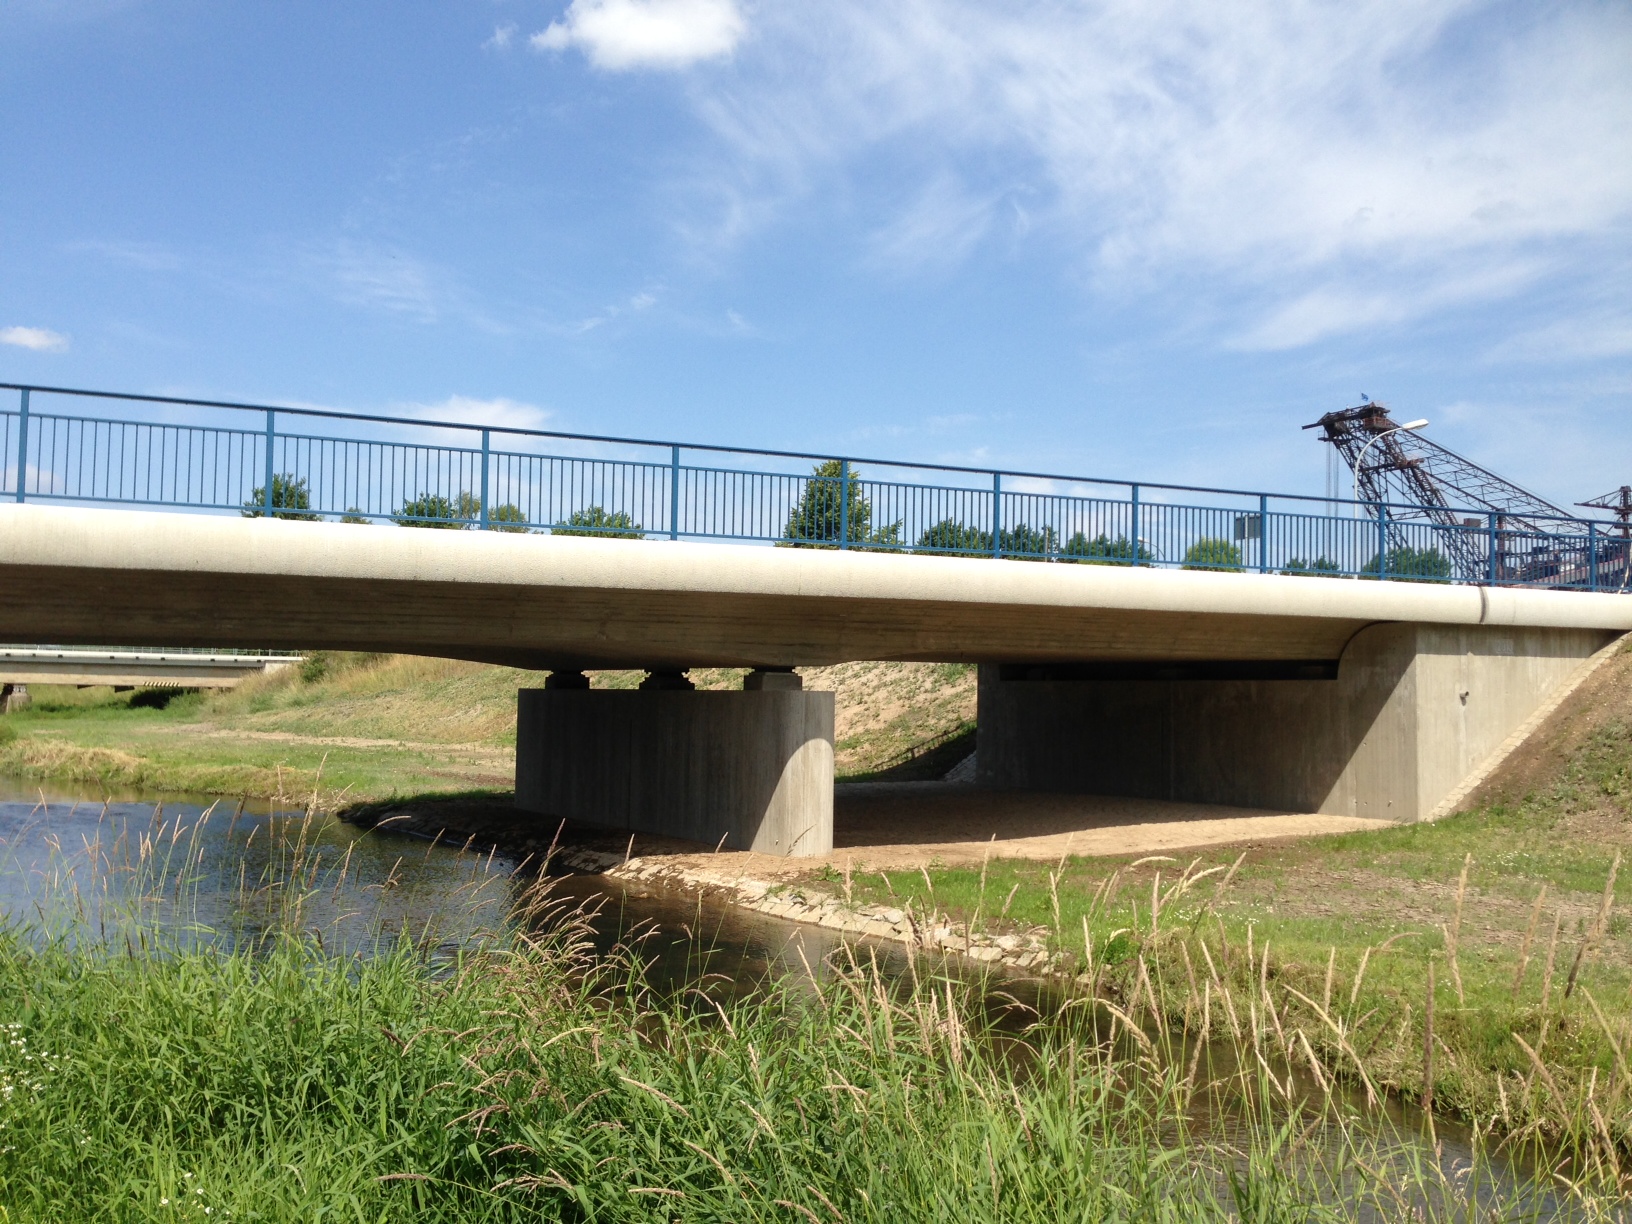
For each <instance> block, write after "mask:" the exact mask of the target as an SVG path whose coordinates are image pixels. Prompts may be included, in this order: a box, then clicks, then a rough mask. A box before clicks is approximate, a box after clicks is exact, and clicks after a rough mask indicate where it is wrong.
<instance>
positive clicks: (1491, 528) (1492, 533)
mask: <svg viewBox="0 0 1632 1224" xmlns="http://www.w3.org/2000/svg"><path fill="white" fill-rule="evenodd" d="M1485 538H1486V540H1487V541H1488V543H1489V548H1490V574H1489V578H1488V581H1489V582H1490V585H1491V586H1495V585H1496V575H1497V573H1498V572H1499V570H1500V567H1499V566H1498V565H1497V563H1496V512H1495V511H1494V510H1492V511H1491V512H1490V513H1489V514H1487V515H1485Z"/></svg>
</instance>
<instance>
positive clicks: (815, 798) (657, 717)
mask: <svg viewBox="0 0 1632 1224" xmlns="http://www.w3.org/2000/svg"><path fill="white" fill-rule="evenodd" d="M674 674H678V673H674ZM662 675H664V673H654V676H662ZM794 678H795V679H797V677H794ZM651 679H652V677H648V682H650V680H651ZM550 680H554V677H553V676H552V677H550ZM686 683H687V685H688V686H689V681H687V682H686ZM516 806H517V807H519V808H522V809H523V810H525V811H531V812H538V813H540V814H542V815H545V816H550V817H557V818H565V819H568V820H572V821H576V822H582V823H584V824H588V825H596V826H599V827H601V828H605V829H613V830H617V831H619V832H636V833H655V834H660V835H663V836H668V837H678V838H685V839H688V840H690V841H695V842H699V843H702V844H703V845H706V846H708V847H710V848H712V847H714V846H717V845H722V844H723V845H724V846H726V847H727V848H730V849H733V850H755V851H758V852H760V853H762V854H780V855H795V856H805V855H818V854H826V853H828V852H829V851H830V850H832V849H833V694H832V693H806V692H803V691H800V690H799V689H794V688H758V689H751V690H748V691H744V692H718V691H716V692H697V691H695V690H693V689H691V688H689V687H677V686H675V685H674V683H673V681H672V679H665V680H663V681H661V682H660V683H659V684H655V685H649V684H643V685H642V686H641V688H640V689H639V690H633V691H631V690H627V689H621V690H615V689H588V688H571V687H565V686H563V685H552V684H551V683H550V682H549V681H546V684H545V687H544V688H542V689H522V690H521V691H520V693H519V694H517V710H516Z"/></svg>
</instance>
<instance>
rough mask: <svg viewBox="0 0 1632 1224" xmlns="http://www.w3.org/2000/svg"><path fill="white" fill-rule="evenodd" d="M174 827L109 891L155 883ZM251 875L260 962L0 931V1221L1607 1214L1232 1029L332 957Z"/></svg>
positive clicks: (568, 949) (595, 969) (1585, 1182)
mask: <svg viewBox="0 0 1632 1224" xmlns="http://www.w3.org/2000/svg"><path fill="white" fill-rule="evenodd" d="M174 844H175V837H174V835H173V834H172V835H167V834H166V831H165V830H162V829H161V830H159V831H158V834H157V836H156V837H155V838H153V839H152V840H151V841H150V842H149V841H147V840H145V839H144V847H147V846H152V847H162V846H164V845H174ZM187 844H188V843H187V842H186V841H185V840H183V841H181V842H180V845H181V847H183V850H184V852H183V853H180V854H178V855H177V856H176V857H178V858H180V859H181V860H183V861H182V863H181V865H180V866H179V867H177V868H176V870H175V872H174V873H173V874H172V873H171V872H169V870H168V865H166V866H163V867H161V868H160V869H159V870H157V871H155V870H154V867H155V858H154V855H153V854H152V853H151V852H144V856H143V857H142V858H141V860H140V862H139V863H138V864H137V865H136V867H135V870H136V871H137V873H138V874H140V873H141V872H143V871H145V872H147V873H148V874H147V877H145V878H144V880H138V881H133V882H131V883H132V884H141V887H140V889H136V888H134V887H132V888H130V891H140V892H141V893H143V894H148V895H153V894H158V895H175V894H176V893H183V894H184V893H185V883H184V877H185V875H186V872H187V870H188V866H189V864H190V863H191V861H192V855H191V853H190V852H185V848H186V847H187ZM99 861H105V862H111V861H112V860H99ZM172 861H173V860H172ZM280 862H281V863H282V868H281V874H280V876H279V878H278V879H276V880H266V881H262V882H261V887H260V888H259V889H256V890H252V891H256V892H258V893H260V894H261V895H262V896H263V898H264V897H266V896H270V897H272V898H274V901H273V909H274V912H275V913H277V914H281V915H282V921H281V924H280V926H279V928H278V933H276V934H274V935H272V936H270V937H268V939H267V941H266V943H264V944H263V945H262V946H261V947H259V948H258V949H243V950H240V951H237V952H233V953H229V952H225V951H219V950H217V951H200V950H198V949H197V948H196V947H194V948H193V949H190V950H189V949H183V948H177V947H175V946H172V945H171V944H170V943H169V941H167V939H166V938H165V936H164V934H163V932H162V931H155V930H153V929H150V928H144V927H142V926H141V925H140V924H139V923H131V922H127V923H125V924H120V923H117V922H115V923H113V924H111V925H109V926H108V927H106V928H105V929H96V930H89V929H77V930H70V931H68V932H63V933H59V936H58V937H57V938H53V937H52V936H51V935H49V934H47V933H45V932H43V931H42V930H40V929H38V928H33V929H14V930H8V931H5V932H0V1035H3V1040H0V1209H3V1212H4V1218H5V1219H6V1220H8V1221H18V1222H21V1221H29V1222H33V1221H76V1220H98V1221H101V1220H132V1221H134V1220H174V1219H193V1220H200V1221H202V1220H206V1219H224V1220H256V1221H283V1220H291V1221H292V1220H313V1219H325V1218H333V1219H337V1220H358V1221H383V1220H395V1219H414V1220H425V1221H436V1220H450V1221H451V1220H458V1221H484V1220H533V1219H547V1220H548V1219H559V1220H603V1221H623V1220H652V1221H669V1220H688V1221H689V1220H720V1221H725V1220H738V1221H741V1220H765V1221H772V1220H774V1221H809V1222H812V1224H827V1222H829V1221H880V1222H886V1221H887V1222H891V1224H894V1222H899V1221H916V1220H924V1221H947V1222H951V1221H959V1222H962V1221H981V1220H992V1221H996V1220H1005V1221H1015V1220H1023V1221H1039V1222H1041V1221H1049V1222H1053V1221H1061V1220H1078V1221H1083V1222H1088V1221H1094V1222H1098V1221H1106V1220H1124V1219H1125V1220H1168V1221H1189V1220H1221V1221H1222V1220H1226V1219H1246V1220H1251V1221H1262V1222H1265V1224H1267V1222H1270V1221H1288V1222H1289V1224H1290V1222H1292V1221H1310V1220H1327V1219H1332V1220H1336V1219H1361V1218H1370V1219H1378V1218H1383V1219H1388V1218H1409V1219H1414V1220H1438V1219H1447V1220H1449V1219H1453V1218H1454V1219H1472V1218H1500V1219H1506V1220H1518V1219H1543V1218H1550V1216H1551V1213H1552V1209H1553V1208H1554V1207H1555V1206H1556V1202H1554V1203H1549V1202H1548V1201H1547V1200H1546V1199H1544V1198H1542V1197H1539V1195H1540V1194H1541V1193H1545V1192H1551V1193H1552V1194H1554V1195H1556V1196H1558V1197H1560V1198H1565V1199H1568V1198H1570V1197H1572V1196H1573V1197H1574V1199H1575V1202H1576V1205H1577V1206H1578V1207H1579V1208H1581V1212H1580V1214H1582V1215H1583V1218H1600V1219H1603V1218H1617V1217H1615V1215H1614V1212H1615V1210H1616V1208H1615V1207H1614V1206H1613V1201H1614V1196H1615V1195H1616V1193H1617V1191H1616V1189H1615V1180H1616V1177H1617V1170H1616V1169H1614V1168H1613V1167H1611V1165H1610V1164H1609V1163H1608V1161H1607V1160H1602V1159H1601V1160H1598V1161H1596V1162H1595V1161H1594V1159H1593V1155H1592V1153H1591V1151H1590V1148H1583V1147H1581V1146H1577V1147H1576V1148H1575V1149H1573V1150H1572V1153H1570V1154H1573V1155H1574V1156H1575V1160H1574V1162H1573V1164H1567V1163H1564V1162H1563V1161H1562V1160H1561V1158H1560V1157H1558V1156H1556V1155H1555V1156H1554V1157H1551V1158H1548V1159H1547V1161H1546V1162H1545V1163H1544V1164H1543V1165H1542V1166H1541V1168H1540V1169H1539V1171H1538V1172H1537V1173H1536V1174H1535V1177H1536V1180H1535V1181H1534V1182H1530V1183H1523V1182H1522V1176H1521V1184H1518V1185H1513V1184H1493V1182H1492V1178H1491V1171H1492V1167H1491V1166H1490V1165H1489V1164H1488V1163H1487V1162H1486V1159H1485V1157H1486V1155H1487V1152H1486V1150H1485V1148H1484V1147H1483V1145H1482V1144H1479V1143H1477V1142H1476V1143H1475V1161H1474V1164H1473V1166H1472V1167H1471V1168H1449V1167H1447V1166H1446V1165H1444V1164H1441V1163H1440V1162H1437V1161H1436V1160H1434V1158H1433V1157H1432V1155H1431V1154H1430V1153H1428V1152H1427V1151H1426V1150H1424V1149H1423V1148H1421V1147H1407V1148H1406V1149H1405V1150H1403V1151H1402V1150H1400V1145H1399V1144H1398V1142H1397V1138H1396V1136H1394V1135H1393V1134H1392V1133H1391V1132H1390V1130H1389V1127H1388V1124H1387V1122H1386V1119H1381V1120H1379V1119H1373V1120H1372V1121H1371V1122H1370V1123H1368V1122H1365V1121H1362V1120H1360V1119H1358V1118H1356V1117H1355V1115H1354V1113H1353V1110H1352V1109H1351V1108H1350V1107H1349V1106H1348V1105H1346V1104H1345V1103H1344V1102H1343V1101H1342V1100H1341V1099H1340V1098H1337V1097H1333V1096H1331V1095H1326V1094H1323V1093H1322V1092H1321V1091H1320V1089H1319V1087H1318V1086H1316V1085H1313V1084H1311V1085H1310V1086H1309V1087H1310V1090H1311V1095H1309V1096H1307V1097H1304V1096H1303V1095H1301V1090H1300V1086H1299V1085H1295V1084H1294V1083H1293V1080H1292V1077H1291V1076H1289V1075H1287V1074H1286V1073H1285V1071H1284V1070H1280V1069H1277V1068H1272V1067H1271V1065H1270V1063H1269V1062H1266V1061H1262V1060H1260V1059H1259V1058H1258V1055H1259V1054H1262V1053H1264V1052H1265V1051H1266V1050H1269V1049H1270V1046H1271V1041H1270V1039H1269V1037H1268V1036H1267V1029H1260V1028H1259V1027H1257V1026H1256V1025H1255V1026H1254V1028H1253V1030H1252V1035H1251V1036H1247V1035H1246V1034H1245V1033H1244V1032H1242V1031H1238V1032H1236V1033H1235V1034H1234V1035H1233V1036H1232V1035H1230V1034H1229V1033H1228V1032H1224V1033H1223V1034H1222V1036H1221V1039H1220V1041H1219V1042H1218V1043H1216V1044H1215V1045H1214V1046H1212V1047H1209V1048H1208V1049H1207V1051H1206V1052H1205V1053H1206V1057H1202V1051H1201V1047H1199V1046H1198V1047H1195V1048H1196V1051H1197V1052H1196V1053H1195V1054H1194V1055H1192V1054H1191V1052H1190V1050H1189V1049H1188V1048H1187V1047H1186V1046H1185V1044H1184V1043H1183V1041H1182V1040H1180V1038H1179V1033H1178V1030H1177V1029H1176V1028H1175V1027H1172V1026H1169V1027H1165V1028H1164V1027H1163V1026H1162V1025H1161V1024H1160V1022H1159V1021H1156V1022H1150V1023H1146V1024H1145V1025H1141V1024H1140V1013H1139V1010H1138V1008H1137V1007H1133V1008H1132V1009H1131V1010H1132V1012H1133V1015H1132V1016H1130V1017H1126V1018H1123V1017H1121V1016H1120V1015H1119V1014H1118V1013H1115V1012H1110V1011H1103V1010H1102V1011H1099V1012H1093V1011H1090V1010H1088V1009H1085V1008H1081V1007H1068V1008H1067V1009H1066V1010H1065V1011H1064V1012H1063V1013H1062V1014H1058V1015H1050V1016H1048V1017H1046V1018H1041V1019H1039V1020H1038V1022H1037V1023H1036V1024H1034V1025H1032V1026H1030V1027H1025V1026H1024V1025H1022V1024H1017V1023H1015V1015H1014V1014H1011V1015H1010V1016H1009V1017H1008V1023H1006V1024H1004V1025H1002V1026H1001V1027H1000V1026H999V1025H998V1024H997V1021H996V1020H995V1019H994V1017H995V1016H996V1014H997V1013H996V1012H995V1011H994V1010H993V1007H992V1004H993V999H992V997H991V996H985V995H983V994H982V993H981V990H980V989H979V987H978V986H971V985H969V984H965V983H959V982H957V981H955V980H952V979H945V978H940V977H937V976H934V974H933V971H932V968H931V967H930V966H928V965H925V966H924V967H923V968H922V969H921V971H920V974H919V975H918V976H914V977H913V978H911V979H910V980H908V981H906V982H891V981H888V980H887V979H885V978H884V977H883V976H882V975H880V973H879V972H878V971H877V969H876V968H875V967H874V966H872V965H871V964H870V963H868V962H866V961H861V962H859V963H858V962H857V961H856V960H854V959H851V960H849V961H848V962H846V961H843V960H841V961H839V962H838V963H835V964H834V965H832V966H831V970H830V972H828V973H826V974H822V975H813V976H812V977H811V978H809V979H805V978H798V979H794V980H784V981H783V982H782V983H781V984H773V985H771V986H768V987H766V988H764V989H763V990H762V991H761V992H760V993H759V994H757V995H755V996H753V997H751V998H741V997H736V998H733V997H732V996H730V995H726V996H724V997H716V996H715V995H713V994H711V986H710V983H709V981H708V979H707V978H705V977H702V976H699V978H698V979H697V982H696V986H695V988H694V989H692V990H688V991H685V992H682V993H679V994H677V995H673V996H669V997H666V998H659V997H656V996H654V995H653V994H652V993H651V992H649V991H648V990H646V989H644V988H643V987H642V986H641V985H640V979H639V976H638V972H637V969H636V966H635V963H634V960H633V959H632V956H630V955H625V956H614V957H612V958H609V959H602V960H593V959H590V958H589V957H588V956H587V955H586V953H585V951H584V948H583V946H582V945H581V944H580V943H578V942H577V941H576V939H575V936H574V931H573V928H572V927H571V925H570V924H568V925H564V926H556V927H555V928H553V930H554V933H553V934H549V935H543V936H535V937H530V938H522V937H516V938H513V939H510V940H501V941H499V942H497V943H491V944H489V945H487V946H485V947H481V948H467V949H466V950H465V951H464V952H463V953H460V954H459V955H458V957H457V959H455V960H454V961H453V962H451V963H450V962H447V961H445V960H443V961H436V960H434V959H430V958H427V957H425V956H423V955H421V954H420V953H419V952H418V951H416V950H415V949H414V948H412V947H410V946H407V945H396V946H388V947H384V948H382V949H381V950H380V953H379V954H378V955H376V956H374V957H372V958H360V959H352V958H339V957H332V956H328V955H325V954H324V952H323V950H322V946H321V944H320V942H318V941H317V940H315V939H312V938H311V937H309V936H307V935H305V934H304V933H303V920H302V912H303V911H302V902H301V896H302V892H303V890H305V891H306V892H308V893H320V894H327V892H328V890H329V889H330V888H331V886H332V887H333V888H334V889H335V890H336V891H338V888H339V882H338V881H337V880H335V879H334V878H333V869H329V870H328V871H321V870H319V867H318V864H317V863H316V862H313V863H312V864H310V865H308V864H307V862H306V861H305V860H304V859H303V858H302V857H301V851H300V849H299V846H298V845H297V847H296V848H295V849H294V850H293V851H292V852H291V853H287V854H283V855H282V856H281V859H280ZM339 870H341V871H344V867H343V866H342V867H341V868H340V869H339ZM297 881H298V883H295V882H297ZM267 885H273V886H274V887H272V888H270V889H268V888H267V887H266V886H267ZM62 934H67V935H71V936H74V938H63V937H61V936H62ZM1225 998H1226V995H1225V994H1222V993H1221V994H1220V995H1219V996H1217V999H1216V1001H1215V1006H1219V1007H1222V1006H1223V1004H1224V1000H1225ZM1234 1006H1235V1007H1236V1008H1237V1009H1238V1010H1239V1011H1240V1012H1241V1013H1242V1014H1243V1015H1245V1014H1246V1013H1247V1011H1248V1009H1249V1007H1251V1006H1253V1005H1252V1004H1250V1003H1249V1002H1248V999H1247V996H1246V995H1245V994H1243V995H1241V996H1239V997H1238V999H1237V1002H1236V1003H1235V1004H1234ZM1019 1019H1020V1020H1024V1019H1025V1015H1024V1014H1021V1015H1020V1016H1019ZM1145 1019H1146V1020H1147V1021H1148V1020H1149V1017H1145ZM1220 1027H1221V1028H1222V1025H1221V1026H1220ZM1269 1058H1270V1059H1271V1060H1275V1059H1276V1056H1275V1054H1274V1053H1273V1052H1272V1051H1271V1052H1270V1053H1269ZM1276 1061H1278V1060H1276ZM1374 1127H1375V1128H1376V1129H1373V1128H1374ZM1609 1159H1610V1160H1612V1159H1613V1157H1611V1158H1609ZM1565 1171H1568V1172H1569V1177H1568V1179H1567V1181H1566V1182H1564V1183H1553V1182H1550V1181H1549V1178H1550V1175H1551V1174H1552V1173H1554V1172H1565Z"/></svg>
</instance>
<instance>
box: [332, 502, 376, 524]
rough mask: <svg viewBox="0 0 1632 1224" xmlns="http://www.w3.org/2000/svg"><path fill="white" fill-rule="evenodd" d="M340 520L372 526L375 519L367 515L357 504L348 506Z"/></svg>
mask: <svg viewBox="0 0 1632 1224" xmlns="http://www.w3.org/2000/svg"><path fill="white" fill-rule="evenodd" d="M340 521H341V522H342V523H359V524H361V525H362V526H364V527H368V526H371V525H372V524H373V522H374V520H373V519H371V518H367V517H365V516H364V514H363V512H362V511H361V510H360V509H358V508H357V507H356V506H347V507H346V512H345V513H344V514H342V515H341V516H340Z"/></svg>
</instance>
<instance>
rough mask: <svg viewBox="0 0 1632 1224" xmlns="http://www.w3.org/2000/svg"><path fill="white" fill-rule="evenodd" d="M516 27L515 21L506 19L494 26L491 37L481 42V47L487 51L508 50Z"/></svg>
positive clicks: (514, 35)
mask: <svg viewBox="0 0 1632 1224" xmlns="http://www.w3.org/2000/svg"><path fill="white" fill-rule="evenodd" d="M517 28H518V27H517V25H516V23H515V22H513V21H507V22H505V23H504V24H503V25H498V26H494V27H493V37H492V38H489V39H488V40H487V41H486V42H484V43H483V44H482V48H483V49H484V50H487V51H505V50H508V49H509V47H510V43H511V42H512V41H513V40H514V39H515V37H516V30H517Z"/></svg>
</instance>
